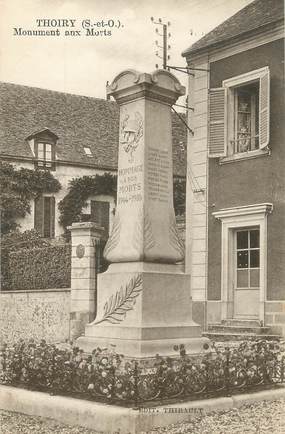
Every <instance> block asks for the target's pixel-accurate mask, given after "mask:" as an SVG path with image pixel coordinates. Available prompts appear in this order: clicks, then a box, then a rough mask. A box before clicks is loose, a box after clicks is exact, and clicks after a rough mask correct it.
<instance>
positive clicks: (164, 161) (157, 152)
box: [147, 147, 171, 203]
mask: <svg viewBox="0 0 285 434" xmlns="http://www.w3.org/2000/svg"><path fill="white" fill-rule="evenodd" d="M170 169H171V167H170V161H169V152H168V151H164V150H161V149H159V148H154V147H150V148H149V152H148V161H147V178H148V196H149V199H150V200H152V201H158V202H164V203H167V202H168V200H169V191H170V188H169V173H170Z"/></svg>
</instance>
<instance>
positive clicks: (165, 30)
mask: <svg viewBox="0 0 285 434" xmlns="http://www.w3.org/2000/svg"><path fill="white" fill-rule="evenodd" d="M151 21H152V22H153V24H156V25H158V26H162V34H161V33H159V29H158V28H156V29H155V32H156V33H157V34H158V36H161V37H162V45H159V42H158V41H155V44H156V46H157V48H158V51H156V53H155V54H156V56H157V57H159V58H160V59H162V68H163V69H168V66H167V61H168V60H169V59H170V56H169V54H168V50H170V48H171V47H170V45H168V38H170V37H171V34H170V33H168V27H169V26H170V22H169V21H168V22H167V23H163V22H162V19H161V18H158V21H155V20H154V18H153V17H151ZM159 49H161V50H162V56H161V55H160V54H159ZM155 66H156V68H158V65H155Z"/></svg>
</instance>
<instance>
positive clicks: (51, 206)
mask: <svg viewBox="0 0 285 434" xmlns="http://www.w3.org/2000/svg"><path fill="white" fill-rule="evenodd" d="M54 224H55V198H54V197H53V196H39V197H37V198H36V199H35V229H36V230H37V231H38V232H39V234H40V235H41V236H42V237H44V238H54V235H55V232H54Z"/></svg>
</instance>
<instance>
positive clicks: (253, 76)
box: [212, 66, 270, 164]
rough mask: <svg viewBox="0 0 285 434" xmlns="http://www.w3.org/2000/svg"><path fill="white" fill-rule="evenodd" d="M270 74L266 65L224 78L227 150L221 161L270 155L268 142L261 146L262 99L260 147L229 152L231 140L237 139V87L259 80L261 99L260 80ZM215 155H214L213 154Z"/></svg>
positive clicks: (225, 145) (259, 110) (221, 156)
mask: <svg viewBox="0 0 285 434" xmlns="http://www.w3.org/2000/svg"><path fill="white" fill-rule="evenodd" d="M266 74H268V77H269V67H268V66H265V67H263V68H260V69H256V70H252V71H249V72H246V73H244V74H240V75H237V76H235V77H231V78H229V79H226V80H223V82H222V88H223V89H225V114H224V117H225V135H224V140H225V144H224V147H225V152H224V155H220V163H221V164H223V163H226V162H231V161H234V160H242V159H247V158H256V157H259V156H263V155H264V156H265V155H268V154H269V155H270V149H269V148H268V144H267V145H266V146H265V147H263V148H260V140H261V139H260V128H261V121H260V116H261V114H260V113H261V108H260V101H259V107H258V116H259V122H258V124H259V137H258V140H259V147H258V149H254V150H248V151H245V152H234V151H233V152H232V153H229V149H230V146H231V145H230V142H231V141H234V140H235V116H236V111H235V104H236V101H235V99H236V98H235V95H234V94H235V91H236V89H238V88H239V87H242V86H246V85H248V84H251V83H254V82H258V83H259V100H260V80H261V79H262V77H264V75H266ZM268 86H269V87H270V80H269V84H268ZM269 87H268V89H267V91H268V108H267V110H268V113H269V115H270V95H269ZM220 89H221V88H220ZM212 90H213V89H212ZM269 115H268V116H269ZM267 123H268V126H267V127H268V131H267V134H268V137H269V119H268V122H267ZM213 157H214V155H213Z"/></svg>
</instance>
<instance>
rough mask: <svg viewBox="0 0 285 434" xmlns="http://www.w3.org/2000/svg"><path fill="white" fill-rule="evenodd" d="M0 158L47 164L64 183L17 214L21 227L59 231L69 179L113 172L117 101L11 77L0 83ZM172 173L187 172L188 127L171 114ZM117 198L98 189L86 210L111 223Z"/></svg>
mask: <svg viewBox="0 0 285 434" xmlns="http://www.w3.org/2000/svg"><path fill="white" fill-rule="evenodd" d="M0 97H1V107H0V112H1V114H0V119H1V120H0V158H1V160H2V161H7V162H10V163H13V164H14V165H15V166H16V167H26V168H30V169H33V168H39V169H43V170H50V171H52V173H53V174H54V176H55V177H56V178H57V179H58V180H59V182H60V184H61V186H62V188H61V190H60V191H59V192H58V193H56V194H54V195H53V194H47V195H44V196H43V197H39V198H37V199H36V200H35V201H34V202H33V203H31V214H30V215H27V216H26V217H25V219H21V220H19V223H20V224H21V229H22V230H26V229H32V228H36V229H37V230H38V231H39V232H40V233H41V234H42V235H43V236H44V237H46V238H53V237H55V236H59V235H61V234H62V233H63V227H62V226H61V225H60V224H59V222H58V218H59V210H58V206H57V205H58V203H59V202H60V201H61V200H62V199H63V198H64V197H65V195H66V194H67V190H68V185H69V182H70V180H71V179H73V178H75V177H82V176H90V175H95V174H99V175H102V174H104V173H105V172H108V173H112V174H116V170H117V158H118V138H119V110H118V107H117V104H116V103H115V102H112V101H107V100H103V99H97V98H90V97H86V96H79V95H71V94H67V93H61V92H55V91H51V90H46V89H39V88H33V87H27V86H21V85H15V84H10V83H0ZM173 159H174V174H175V176H176V177H177V178H178V179H183V178H185V170H186V128H185V126H184V125H183V123H182V122H181V120H180V119H179V118H178V117H176V115H174V116H173ZM114 208H115V199H114V198H113V197H112V196H110V195H99V196H98V195H97V196H96V197H90V198H89V199H88V206H87V208H85V209H84V213H85V214H87V215H90V214H91V219H92V220H94V221H96V222H97V223H99V224H100V225H101V226H105V228H106V230H107V231H109V230H110V228H111V226H112V218H113V215H114Z"/></svg>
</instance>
